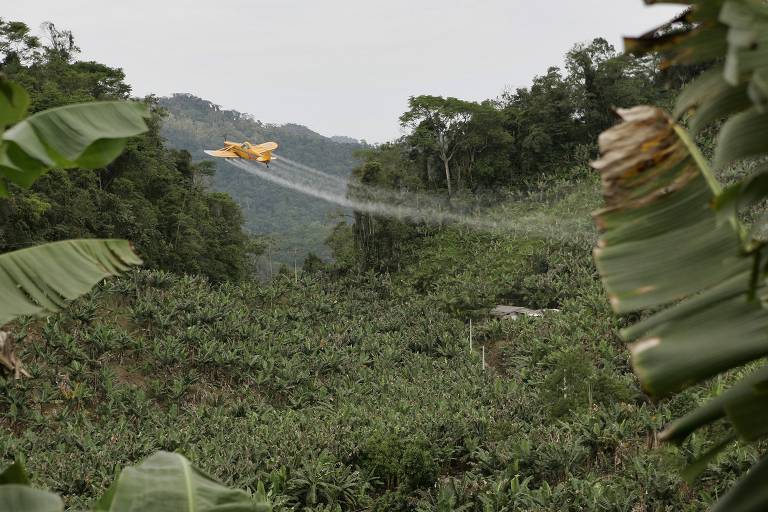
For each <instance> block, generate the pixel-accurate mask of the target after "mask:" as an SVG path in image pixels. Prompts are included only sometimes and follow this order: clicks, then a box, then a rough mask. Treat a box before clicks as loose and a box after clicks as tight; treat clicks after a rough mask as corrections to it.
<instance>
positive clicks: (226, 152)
mask: <svg viewBox="0 0 768 512" xmlns="http://www.w3.org/2000/svg"><path fill="white" fill-rule="evenodd" d="M204 152H205V154H206V155H211V156H215V157H218V158H239V157H238V156H237V153H235V152H234V151H232V150H230V149H228V148H223V149H217V150H216V151H213V150H210V149H206V150H205V151H204Z"/></svg>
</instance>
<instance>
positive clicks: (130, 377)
mask: <svg viewBox="0 0 768 512" xmlns="http://www.w3.org/2000/svg"><path fill="white" fill-rule="evenodd" d="M110 367H111V369H112V371H113V372H115V378H116V380H117V382H118V383H119V384H128V385H130V386H134V387H137V388H140V389H146V388H147V377H145V376H144V375H142V374H140V373H138V372H132V371H130V370H128V369H126V368H124V367H122V366H117V365H111V366H110Z"/></svg>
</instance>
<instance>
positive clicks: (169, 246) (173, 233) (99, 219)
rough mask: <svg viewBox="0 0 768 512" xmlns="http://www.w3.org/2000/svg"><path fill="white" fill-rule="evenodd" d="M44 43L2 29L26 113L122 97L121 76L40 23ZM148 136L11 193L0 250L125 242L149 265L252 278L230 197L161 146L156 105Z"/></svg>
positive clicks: (2, 207) (181, 154) (250, 245)
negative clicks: (100, 163)
mask: <svg viewBox="0 0 768 512" xmlns="http://www.w3.org/2000/svg"><path fill="white" fill-rule="evenodd" d="M45 27H46V30H47V34H46V36H47V38H48V40H49V43H47V44H45V45H44V44H42V43H41V42H40V40H39V39H37V38H35V37H32V36H31V35H30V32H29V28H28V27H26V26H25V25H23V24H19V23H16V24H14V23H13V22H3V23H2V25H0V28H2V31H0V58H2V65H1V66H0V72H3V73H4V74H5V75H6V76H7V77H8V78H10V79H12V80H14V81H17V82H18V83H20V84H21V85H23V86H24V87H25V88H26V89H27V91H29V93H30V96H31V106H30V112H33V113H34V112H37V111H40V110H43V109H47V108H52V107H57V106H61V105H68V104H72V103H76V102H87V101H95V100H114V99H126V98H128V97H129V95H130V91H131V88H130V86H129V85H128V84H126V83H125V75H124V74H123V72H122V70H120V69H115V68H110V67H108V66H105V65H103V64H99V63H97V62H82V61H78V60H76V57H77V54H78V52H79V49H78V48H77V46H76V45H75V40H74V37H73V36H72V34H71V33H69V32H67V31H63V30H59V29H57V28H56V27H55V26H54V25H53V24H48V25H46V26H45ZM145 101H146V103H147V104H148V105H149V106H150V107H151V109H152V118H151V120H150V130H149V132H148V133H146V134H145V135H142V136H140V137H137V138H135V139H133V140H131V142H130V143H129V145H128V148H127V149H126V151H125V152H124V153H123V154H122V155H121V156H120V157H119V158H118V159H117V160H115V161H114V162H113V163H112V164H110V165H109V166H107V167H106V168H104V169H99V170H97V171H95V172H94V171H90V170H88V171H81V170H77V169H76V170H69V171H59V170H54V171H52V172H50V173H48V174H46V175H45V176H43V177H42V179H41V180H39V181H38V182H37V183H35V185H33V186H32V188H30V189H29V190H21V189H18V187H14V189H13V190H12V192H13V195H12V196H11V197H10V198H8V199H5V200H2V202H0V251H9V250H13V249H18V248H22V247H28V246H31V245H34V244H37V243H40V242H43V241H52V240H61V239H65V238H94V237H105V238H114V237H124V238H127V239H129V240H131V241H132V242H133V243H134V244H135V245H136V247H137V248H138V250H139V253H140V254H141V256H142V257H143V258H144V259H145V261H146V263H147V265H148V266H150V267H151V268H159V269H164V270H168V271H173V272H192V273H200V274H203V275H205V276H208V277H210V278H212V279H214V280H217V281H220V280H226V279H238V278H242V277H245V276H247V275H248V274H250V273H251V272H252V267H253V265H252V262H251V256H250V254H252V253H254V252H258V250H259V248H258V246H256V245H255V244H254V242H253V241H252V240H250V238H249V236H248V235H247V234H246V233H245V232H243V230H242V228H241V226H242V223H243V218H242V213H241V211H240V209H239V207H238V206H237V205H236V204H235V203H234V202H233V201H232V199H231V198H230V197H229V196H227V195H225V194H220V193H213V192H210V191H208V190H206V188H205V187H204V186H203V185H202V182H203V181H204V180H203V179H202V178H203V177H204V176H205V175H208V174H210V168H208V167H205V166H199V165H196V164H194V163H193V161H192V157H191V156H190V154H189V153H188V152H186V151H180V150H175V149H172V148H170V147H168V146H166V144H165V142H164V140H163V138H162V136H161V135H160V127H161V124H162V122H163V117H162V114H161V113H160V111H159V109H158V108H157V104H156V102H155V101H154V100H153V99H151V98H149V99H147V100H145Z"/></svg>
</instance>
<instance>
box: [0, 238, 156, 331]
mask: <svg viewBox="0 0 768 512" xmlns="http://www.w3.org/2000/svg"><path fill="white" fill-rule="evenodd" d="M140 264H141V259H139V257H138V256H137V255H136V253H135V252H134V251H133V249H132V248H131V245H130V244H129V243H128V242H127V241H125V240H97V239H94V240H66V241H63V242H53V243H49V244H44V245H39V246H36V247H32V248H29V249H22V250H20V251H14V252H10V253H6V254H2V255H0V326H2V325H4V324H6V323H8V322H10V321H11V320H13V319H15V318H17V317H20V316H25V315H38V314H41V313H44V312H55V311H58V310H60V309H61V308H62V307H64V305H65V304H66V303H67V301H69V300H72V299H76V298H78V297H80V296H81V295H83V294H85V293H87V292H88V291H89V290H90V289H91V288H92V287H93V286H94V285H95V284H97V283H98V282H99V281H101V280H102V279H104V278H106V277H110V276H115V275H118V274H120V273H122V272H125V271H126V270H128V269H129V268H130V267H131V266H133V265H140Z"/></svg>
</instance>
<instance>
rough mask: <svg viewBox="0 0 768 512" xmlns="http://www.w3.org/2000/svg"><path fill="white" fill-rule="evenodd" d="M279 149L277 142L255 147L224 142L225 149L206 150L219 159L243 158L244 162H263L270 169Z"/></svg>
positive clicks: (247, 143) (240, 143)
mask: <svg viewBox="0 0 768 512" xmlns="http://www.w3.org/2000/svg"><path fill="white" fill-rule="evenodd" d="M276 149H277V143H276V142H265V143H264V144H257V145H255V146H254V145H253V144H251V143H250V142H247V141H246V142H229V141H224V147H223V148H221V149H217V150H215V151H213V150H210V149H206V150H205V154H206V155H211V156H215V157H218V158H242V159H243V160H254V161H256V162H261V163H263V164H266V165H267V167H269V162H271V161H272V160H273V159H275V158H276V157H274V156H272V152H273V151H274V150H276Z"/></svg>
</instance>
